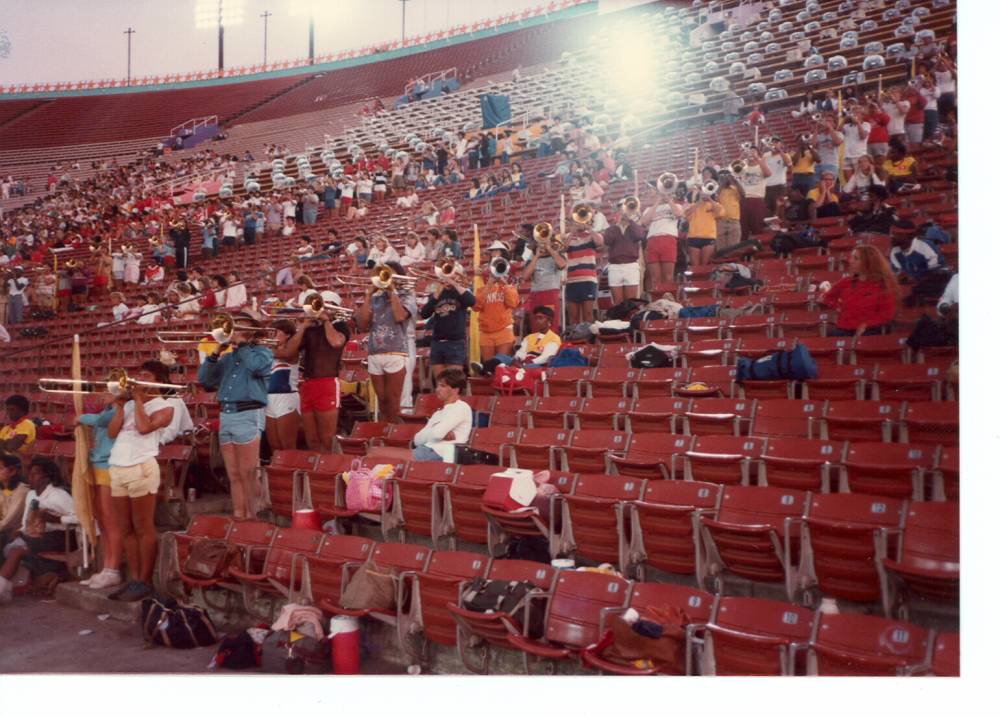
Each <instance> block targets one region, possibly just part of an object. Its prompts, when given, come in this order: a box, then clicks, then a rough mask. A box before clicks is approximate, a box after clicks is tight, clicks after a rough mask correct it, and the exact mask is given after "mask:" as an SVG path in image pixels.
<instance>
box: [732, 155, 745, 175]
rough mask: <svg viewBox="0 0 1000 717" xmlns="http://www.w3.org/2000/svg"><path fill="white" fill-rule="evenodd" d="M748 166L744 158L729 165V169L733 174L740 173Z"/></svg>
mask: <svg viewBox="0 0 1000 717" xmlns="http://www.w3.org/2000/svg"><path fill="white" fill-rule="evenodd" d="M745 168H746V164H745V163H744V162H743V160H742V159H737V160H736V161H735V162H733V163H731V164H730V165H729V171H730V172H732V173H733V174H739V173H740V172H742V171H743V170H744V169H745Z"/></svg>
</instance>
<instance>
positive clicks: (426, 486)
mask: <svg viewBox="0 0 1000 717" xmlns="http://www.w3.org/2000/svg"><path fill="white" fill-rule="evenodd" d="M457 473H458V466H457V465H456V464H454V463H436V462H432V461H411V462H410V464H409V465H408V467H407V469H406V472H405V473H404V474H403V475H401V476H399V477H393V478H390V479H389V480H387V481H386V482H385V486H384V490H385V492H386V493H389V492H391V494H392V507H391V509H390V510H389V511H388V512H385V511H384V512H383V515H382V535H383V536H384V537H386V538H388V537H389V535H391V534H392V533H393V532H396V539H397V540H399V541H401V542H405V541H406V538H407V536H408V535H409V534H414V535H423V536H427V537H429V538H430V539H431V541H432V543H433V544H434V546H435V547H437V540H438V538H439V537H440V535H441V533H440V525H439V522H440V520H441V505H440V502H439V498H438V495H437V493H436V492H435V491H434V484H436V483H451V482H453V481H454V480H455V476H456V475H457Z"/></svg>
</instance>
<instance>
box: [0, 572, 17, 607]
mask: <svg viewBox="0 0 1000 717" xmlns="http://www.w3.org/2000/svg"><path fill="white" fill-rule="evenodd" d="M13 599H14V583H12V582H11V581H10V580H8V579H7V578H0V605H5V604H7V603H9V602H10V601H11V600H13Z"/></svg>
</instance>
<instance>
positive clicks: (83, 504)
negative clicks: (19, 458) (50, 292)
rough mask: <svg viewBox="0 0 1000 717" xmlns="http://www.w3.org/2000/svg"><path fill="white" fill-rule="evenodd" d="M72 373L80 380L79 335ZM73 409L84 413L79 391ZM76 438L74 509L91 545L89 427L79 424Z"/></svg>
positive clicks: (94, 533)
mask: <svg viewBox="0 0 1000 717" xmlns="http://www.w3.org/2000/svg"><path fill="white" fill-rule="evenodd" d="M71 373H72V378H73V379H74V380H77V381H79V380H80V378H81V373H82V369H81V365H80V337H79V335H77V336H74V337H73V358H72V366H71ZM73 409H74V410H75V411H76V415H78V416H80V415H83V396H82V395H81V394H79V393H75V394H73ZM74 438H75V439H76V454H75V456H74V461H73V476H72V480H71V482H70V485H71V486H72V491H73V509H74V511H75V512H76V517H77V518H79V520H80V525H82V526H83V529H84V531H85V532H86V533H87V539H88V540H89V541H90V544H91V545H94V544H95V543H96V541H97V530H96V529H95V527H94V507H93V495H92V494H91V490H92V489H93V488H92V486H93V483H94V482H93V480H92V479H91V478H92V476H91V473H90V455H89V454H90V441H89V440H88V439H89V435H88V431H87V428H86V427H85V426H77V427H76V429H75V431H74Z"/></svg>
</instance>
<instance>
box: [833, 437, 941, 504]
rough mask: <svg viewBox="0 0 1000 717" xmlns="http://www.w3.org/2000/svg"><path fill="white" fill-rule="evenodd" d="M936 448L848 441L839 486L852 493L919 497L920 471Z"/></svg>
mask: <svg viewBox="0 0 1000 717" xmlns="http://www.w3.org/2000/svg"><path fill="white" fill-rule="evenodd" d="M937 454H938V449H937V448H935V447H933V446H927V445H906V444H900V443H852V444H850V446H849V447H848V451H847V454H846V456H845V457H844V465H843V467H842V468H841V472H840V489H841V490H842V491H844V490H850V491H851V492H852V493H868V494H870V495H884V496H888V497H891V498H911V499H913V500H923V496H924V473H925V472H927V471H930V470H931V469H932V468H934V466H935V465H936V462H937V460H936V459H937Z"/></svg>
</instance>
